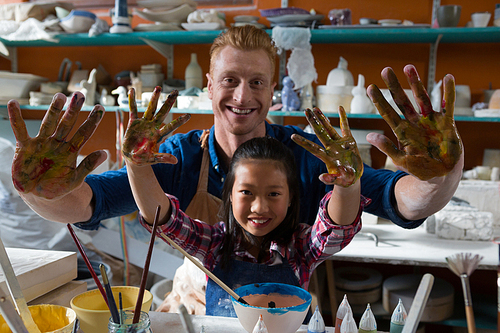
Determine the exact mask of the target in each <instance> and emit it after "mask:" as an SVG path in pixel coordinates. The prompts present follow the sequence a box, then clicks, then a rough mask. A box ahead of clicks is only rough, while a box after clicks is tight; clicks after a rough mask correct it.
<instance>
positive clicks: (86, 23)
mask: <svg viewBox="0 0 500 333" xmlns="http://www.w3.org/2000/svg"><path fill="white" fill-rule="evenodd" d="M95 20H96V16H95V14H94V13H91V12H87V11H85V10H72V11H71V12H70V13H69V14H68V15H67V16H65V17H63V18H62V19H61V21H60V22H59V25H60V26H61V27H62V28H63V29H64V31H66V32H68V33H71V34H75V33H82V32H88V31H89V29H90V27H91V26H92V25H93V24H94V23H95Z"/></svg>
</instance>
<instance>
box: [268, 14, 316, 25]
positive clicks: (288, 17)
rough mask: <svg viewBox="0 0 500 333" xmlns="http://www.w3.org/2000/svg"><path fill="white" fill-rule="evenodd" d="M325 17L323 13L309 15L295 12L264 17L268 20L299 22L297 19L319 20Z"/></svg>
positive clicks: (274, 21)
mask: <svg viewBox="0 0 500 333" xmlns="http://www.w3.org/2000/svg"><path fill="white" fill-rule="evenodd" d="M323 17H325V16H324V15H320V14H319V15H311V14H295V15H280V16H268V17H266V18H267V19H268V20H269V21H270V22H273V23H283V22H299V21H315V20H316V21H320V20H322V19H323Z"/></svg>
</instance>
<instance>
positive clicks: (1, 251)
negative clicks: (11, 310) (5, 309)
mask: <svg viewBox="0 0 500 333" xmlns="http://www.w3.org/2000/svg"><path fill="white" fill-rule="evenodd" d="M0 265H1V266H2V269H3V273H4V275H5V280H7V286H8V287H9V290H10V294H11V295H12V299H13V300H14V302H15V303H16V306H17V311H18V312H19V316H21V319H22V320H23V322H24V325H25V326H26V328H27V329H28V332H30V333H40V329H39V328H38V326H37V325H36V324H35V322H34V321H33V317H31V312H30V310H29V309H28V304H27V303H26V299H25V298H24V296H23V292H22V290H21V286H20V285H19V281H17V278H16V274H15V273H14V269H13V268H12V264H11V263H10V260H9V256H8V255H7V251H5V247H4V245H3V242H2V239H1V238H0Z"/></svg>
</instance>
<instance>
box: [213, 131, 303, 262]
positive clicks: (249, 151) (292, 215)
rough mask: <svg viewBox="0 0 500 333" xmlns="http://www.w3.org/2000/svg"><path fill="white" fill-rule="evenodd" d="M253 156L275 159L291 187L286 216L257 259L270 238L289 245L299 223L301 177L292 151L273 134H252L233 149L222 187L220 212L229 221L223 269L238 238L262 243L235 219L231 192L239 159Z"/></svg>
mask: <svg viewBox="0 0 500 333" xmlns="http://www.w3.org/2000/svg"><path fill="white" fill-rule="evenodd" d="M250 159H253V160H269V161H273V162H274V164H275V165H276V167H277V168H279V169H281V170H282V171H283V172H284V173H285V175H286V179H287V183H288V189H289V191H290V206H289V207H288V211H287V214H286V217H285V219H284V220H283V222H281V224H280V225H279V226H278V227H276V229H274V230H273V231H271V232H270V233H269V234H267V235H265V236H264V237H263V238H262V243H260V252H259V256H258V258H257V260H258V261H259V262H260V261H261V260H262V259H263V257H264V255H265V254H266V251H268V250H269V247H270V245H271V241H274V242H276V243H277V244H279V245H280V246H287V245H288V244H289V243H290V242H291V240H292V235H293V233H294V232H295V231H296V230H297V227H298V225H299V200H300V196H299V177H298V174H297V167H296V165H295V157H294V155H293V153H292V151H291V150H290V149H289V148H288V147H287V146H285V145H284V144H283V143H281V142H280V141H278V140H276V139H274V138H271V137H260V138H253V139H250V140H248V141H246V142H245V143H243V144H242V145H240V146H239V147H238V149H236V151H235V152H234V155H233V158H232V160H231V164H230V166H229V171H228V173H227V176H226V179H225V181H224V186H223V188H222V206H221V209H220V211H219V216H220V218H221V220H222V221H224V222H225V223H226V235H225V238H224V242H223V244H222V247H221V248H220V250H219V251H220V252H219V253H220V254H221V256H222V260H221V267H222V268H223V269H226V268H229V262H230V260H231V257H232V255H233V253H234V250H235V249H234V247H235V244H236V240H237V239H242V240H243V244H245V242H250V244H251V245H256V244H259V243H258V242H257V238H256V237H255V236H253V235H252V234H250V233H249V232H247V231H246V230H245V229H243V228H242V227H241V226H240V224H239V223H238V222H237V221H236V219H235V218H234V215H233V211H232V205H231V192H232V190H233V185H234V180H235V170H236V168H237V166H238V165H239V164H240V163H242V162H244V161H245V160H250ZM241 250H244V249H241Z"/></svg>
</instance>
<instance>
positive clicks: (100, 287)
mask: <svg viewBox="0 0 500 333" xmlns="http://www.w3.org/2000/svg"><path fill="white" fill-rule="evenodd" d="M66 226H67V227H68V230H69V233H70V235H71V237H72V238H73V241H74V242H75V244H76V247H77V248H78V251H80V254H81V255H82V258H83V261H85V265H87V268H88V269H89V272H90V275H92V278H93V279H94V282H95V284H96V285H97V288H98V289H99V291H100V292H101V295H102V297H103V298H104V302H106V305H107V306H108V307H109V304H108V297H107V296H106V291H105V290H104V288H103V286H102V284H101V281H99V278H98V277H97V274H96V273H95V272H94V268H93V267H92V264H91V263H90V260H89V257H87V254H86V253H85V250H84V249H83V246H82V244H81V243H80V240H79V239H78V237H77V236H76V234H75V231H74V230H73V227H72V226H71V224H69V223H68V224H66Z"/></svg>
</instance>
